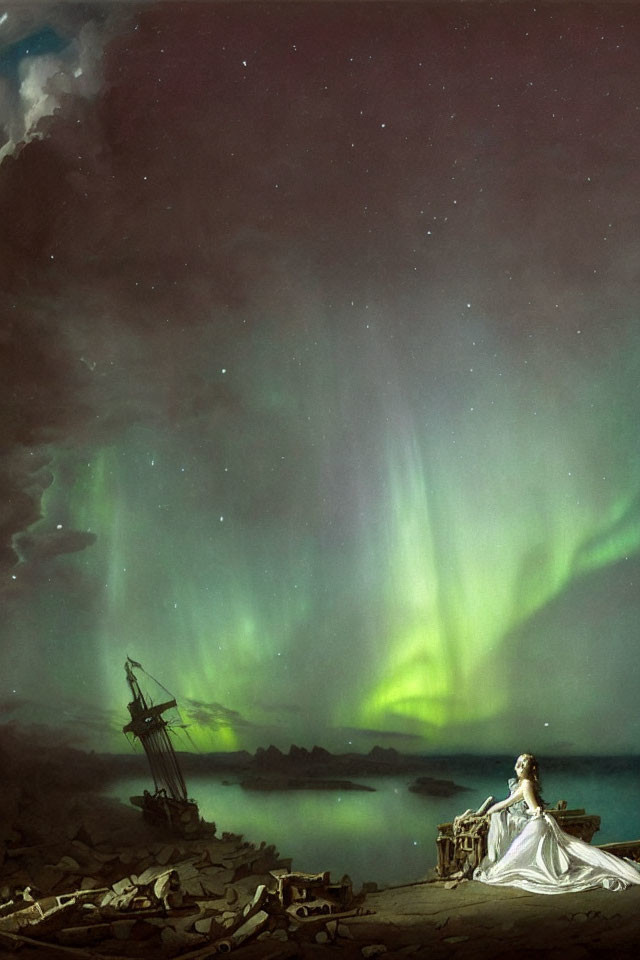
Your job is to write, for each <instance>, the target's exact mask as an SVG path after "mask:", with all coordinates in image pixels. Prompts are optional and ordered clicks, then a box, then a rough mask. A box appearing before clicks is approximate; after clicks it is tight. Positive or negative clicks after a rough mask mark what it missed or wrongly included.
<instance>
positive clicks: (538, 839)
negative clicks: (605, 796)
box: [473, 803, 640, 894]
mask: <svg viewBox="0 0 640 960" xmlns="http://www.w3.org/2000/svg"><path fill="white" fill-rule="evenodd" d="M513 807H516V808H519V809H516V810H514V812H513V813H510V810H511V809H512V808H507V809H505V810H500V811H498V812H497V813H493V814H491V824H490V827H489V835H488V837H487V848H488V852H487V856H486V857H485V858H484V859H483V861H482V862H481V864H480V866H479V867H477V868H476V870H475V872H474V874H473V879H474V880H479V881H480V882H481V883H490V884H494V885H495V886H504V887H520V888H521V889H522V890H527V891H529V892H530V893H549V894H551V893H578V892H580V891H582V890H591V889H593V888H594V887H605V888H606V889H607V890H625V889H626V888H627V887H628V886H630V885H631V884H640V867H638V866H637V865H634V864H632V862H631V861H628V860H623V859H621V858H620V857H615V856H614V855H613V854H611V853H606V852H605V851H604V850H600V849H598V847H592V846H591V845H590V844H588V843H585V842H584V841H583V840H578V839H577V838H576V837H571V836H569V834H568V833H565V832H564V830H561V829H560V827H559V826H558V824H557V823H556V821H555V820H554V819H553V817H551V816H549V814H547V813H540V814H528V813H527V812H526V811H525V810H523V809H522V807H521V805H520V804H519V803H516V804H513Z"/></svg>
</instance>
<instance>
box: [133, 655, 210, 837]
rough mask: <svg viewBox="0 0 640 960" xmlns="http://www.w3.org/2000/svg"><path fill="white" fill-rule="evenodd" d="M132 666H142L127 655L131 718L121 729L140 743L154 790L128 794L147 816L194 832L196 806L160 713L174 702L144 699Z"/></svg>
mask: <svg viewBox="0 0 640 960" xmlns="http://www.w3.org/2000/svg"><path fill="white" fill-rule="evenodd" d="M134 667H135V668H137V669H139V670H143V669H144V668H143V667H142V665H141V664H139V663H136V661H135V660H132V659H131V658H130V657H127V661H126V663H125V665H124V669H125V672H126V675H127V683H128V684H129V687H130V688H131V694H132V696H133V700H132V701H131V703H130V704H129V705H128V706H129V714H130V715H131V721H130V722H129V723H128V724H127V725H126V726H125V727H123V728H122V729H123V733H125V734H129V733H130V734H132V735H133V736H134V737H136V738H137V739H138V740H139V741H140V743H141V744H142V747H143V749H144V752H145V753H146V755H147V760H148V761H149V767H150V768H151V776H152V777H153V782H154V786H155V793H154V794H151V793H149V792H148V791H147V790H145V792H144V796H142V797H131V802H132V803H133V804H134V805H135V806H137V807H141V808H142V812H143V815H144V816H145V817H146V818H147V819H148V820H152V821H156V822H158V821H165V822H167V821H168V823H169V825H170V826H171V827H172V829H174V830H177V831H179V832H180V833H184V834H193V833H195V832H197V831H198V830H199V828H200V817H199V813H198V807H197V805H196V804H195V803H194V801H193V800H189V798H188V795H187V787H186V784H185V782H184V777H183V776H182V771H181V770H180V766H179V764H178V757H177V756H176V752H175V750H174V748H173V744H172V742H171V738H170V736H169V724H168V723H167V721H166V720H165V718H164V717H163V714H164V713H166V711H167V710H171V709H177V703H176V701H175V700H174V699H171V700H167V701H166V702H165V703H159V704H157V705H154V704H153V703H152V702H151V701H149V702H147V698H146V697H145V695H144V693H143V692H142V689H141V688H140V683H139V681H138V678H137V677H136V675H135V673H134ZM156 682H157V681H156ZM166 692H167V693H168V691H166ZM169 696H171V694H169Z"/></svg>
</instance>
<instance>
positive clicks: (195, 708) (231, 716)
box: [180, 699, 255, 730]
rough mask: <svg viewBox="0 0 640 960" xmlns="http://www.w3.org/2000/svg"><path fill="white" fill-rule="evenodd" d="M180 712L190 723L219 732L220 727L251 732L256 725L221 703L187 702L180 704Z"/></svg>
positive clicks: (189, 700)
mask: <svg viewBox="0 0 640 960" xmlns="http://www.w3.org/2000/svg"><path fill="white" fill-rule="evenodd" d="M180 712H181V713H182V714H183V716H184V718H185V720H186V721H187V726H188V724H189V723H195V724H197V725H198V726H202V727H208V728H209V729H210V730H217V729H219V728H220V727H231V728H232V729H233V730H249V729H252V728H253V727H254V726H255V724H253V723H251V722H250V721H249V720H246V719H245V718H244V717H243V716H242V715H241V714H240V713H239V712H238V711H237V710H231V709H229V707H225V706H223V705H222V704H221V703H216V702H212V703H205V702H204V701H202V700H191V699H188V700H185V701H184V703H181V704H180Z"/></svg>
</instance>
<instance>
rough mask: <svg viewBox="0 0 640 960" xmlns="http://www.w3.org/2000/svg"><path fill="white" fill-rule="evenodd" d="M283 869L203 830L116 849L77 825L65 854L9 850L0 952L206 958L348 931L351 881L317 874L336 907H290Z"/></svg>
mask: <svg viewBox="0 0 640 960" xmlns="http://www.w3.org/2000/svg"><path fill="white" fill-rule="evenodd" d="M205 828H206V825H205ZM141 833H142V835H143V836H145V831H144V830H142V831H141ZM290 871H291V861H290V860H284V859H281V858H280V857H279V855H278V853H277V851H276V849H275V847H273V846H267V845H266V844H265V843H262V844H260V845H259V846H256V845H254V844H251V843H247V842H246V841H243V839H242V837H239V836H236V835H233V834H223V835H222V837H221V838H217V837H215V836H214V835H213V833H212V831H209V835H207V832H206V829H205V831H204V833H203V835H202V836H200V837H199V838H197V839H189V840H182V839H180V840H168V839H167V838H166V837H164V838H159V837H158V838H156V839H153V835H152V834H149V833H148V832H147V834H146V836H145V843H144V845H140V846H137V845H129V844H127V845H118V844H117V843H115V842H114V841H113V840H112V839H106V838H103V839H100V840H99V841H96V840H95V839H93V838H92V836H91V834H90V832H89V829H88V828H87V826H86V825H84V824H83V825H82V826H81V827H80V829H79V830H78V831H77V832H76V835H75V836H74V837H73V838H72V839H71V840H67V841H66V843H65V845H64V847H63V846H62V844H61V842H60V841H59V840H56V841H53V842H49V843H46V842H45V843H40V844H37V845H35V846H28V847H24V846H22V847H19V846H15V845H13V846H11V845H9V846H8V847H7V850H6V858H5V863H4V867H3V872H2V884H3V885H2V888H1V889H0V947H2V946H4V947H10V948H13V949H15V948H16V947H17V946H22V947H23V948H24V947H25V946H28V945H29V944H31V946H32V947H35V946H36V944H37V945H39V946H40V948H41V949H42V947H44V946H45V945H46V951H47V952H46V953H45V954H44V955H46V956H51V957H55V956H64V955H65V954H69V955H71V954H73V955H74V956H76V957H79V958H81V957H89V956H92V957H96V956H105V957H106V956H110V957H179V956H184V955H189V956H194V957H195V956H202V957H205V956H208V955H213V953H221V952H230V951H232V950H235V949H236V948H237V947H239V946H240V945H242V944H244V943H245V942H247V941H249V940H252V939H256V938H258V939H261V940H270V941H274V942H275V943H277V942H278V941H283V942H284V941H288V940H293V941H297V942H299V943H303V942H305V941H306V942H313V943H326V942H329V941H330V940H333V939H335V938H336V937H338V936H339V935H340V933H341V932H342V933H344V930H342V931H340V928H339V924H340V920H341V918H344V917H345V916H347V915H348V916H353V915H355V913H356V911H357V907H356V905H355V904H356V901H354V900H353V898H352V896H351V890H350V885H349V884H345V883H344V882H343V883H342V885H341V886H340V885H331V884H330V878H328V875H325V877H326V879H327V880H328V881H329V883H328V884H325V887H326V889H328V890H329V891H330V893H331V890H334V891H335V890H336V889H340V890H341V891H342V893H343V896H342V902H340V901H339V900H334V902H330V900H329V901H327V900H326V899H321V898H316V897H315V895H314V896H311V899H310V900H307V899H305V902H304V904H301V903H300V902H299V901H298V902H296V901H295V900H294V901H293V902H292V900H291V896H288V897H283V894H282V891H283V890H287V891H289V892H290V891H291V889H292V887H291V884H290V883H288V882H287V878H290V877H293V878H296V879H295V882H296V883H298V884H299V883H300V882H301V881H300V880H299V877H300V876H303V875H294V874H291V872H290ZM345 879H346V878H345ZM345 891H348V896H345V895H344V892H345ZM321 892H326V891H325V890H323V891H321ZM308 893H309V892H308V891H306V892H305V894H304V895H305V897H306V896H307V895H308ZM287 901H289V902H287ZM316 905H317V907H318V909H317V910H315V909H314V907H315V906H316ZM292 946H293V944H292ZM201 950H202V951H203V952H202V953H201V952H200V951H201Z"/></svg>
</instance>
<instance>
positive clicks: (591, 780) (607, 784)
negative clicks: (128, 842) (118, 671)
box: [109, 769, 640, 887]
mask: <svg viewBox="0 0 640 960" xmlns="http://www.w3.org/2000/svg"><path fill="white" fill-rule="evenodd" d="M510 775H511V774H510V771H509V770H508V769H506V770H505V778H504V780H502V781H500V779H498V780H496V777H495V774H492V775H491V776H483V775H478V774H473V775H467V776H465V773H464V770H463V769H460V770H453V769H451V770H450V771H447V773H446V774H443V776H446V777H447V778H449V777H451V778H452V779H454V780H455V781H456V783H459V784H461V785H465V786H467V787H469V791H468V792H467V793H460V794H457V795H456V796H455V797H452V798H448V799H446V798H437V797H425V796H420V795H418V794H414V793H411V792H410V791H409V790H408V789H407V787H408V784H409V783H411V782H412V781H413V779H414V778H413V777H412V776H411V775H409V776H403V777H384V778H382V777H381V778H375V777H368V778H366V779H362V780H359V781H357V782H360V783H366V784H367V785H369V786H372V787H375V789H376V792H375V793H369V792H364V791H363V792H360V791H345V792H344V793H339V792H334V791H322V790H318V791H314V790H300V791H290V792H286V791H285V792H282V793H277V792H273V793H271V792H260V791H257V792H253V791H245V790H242V789H241V788H240V787H239V786H238V785H237V784H234V785H231V786H225V785H224V784H223V780H224V779H226V777H228V776H229V775H228V774H227V775H219V776H208V777H193V776H191V777H190V778H189V781H188V785H189V792H190V796H192V797H193V798H194V799H195V800H196V801H197V802H198V805H199V807H200V812H201V815H202V816H203V817H204V818H205V819H206V820H213V821H215V823H216V824H217V828H218V835H219V836H220V835H221V834H222V833H223V832H224V831H228V832H230V833H240V834H243V835H244V837H245V839H247V840H251V841H252V842H256V843H259V842H260V841H261V840H265V841H266V842H267V843H273V844H275V845H276V847H277V849H278V850H279V851H280V854H281V855H282V856H283V857H291V858H292V859H293V866H294V868H295V869H298V870H304V871H309V872H318V871H321V870H330V871H331V874H332V877H333V878H334V879H339V878H340V877H341V876H342V875H343V874H344V873H348V874H349V875H350V877H351V878H352V880H353V882H354V885H355V886H356V887H358V886H360V884H362V883H363V882H364V881H366V880H375V881H376V882H377V883H378V884H380V885H391V884H401V883H410V882H412V881H414V880H418V879H420V878H422V877H424V875H425V874H426V873H427V871H428V870H429V869H430V868H431V867H433V866H435V863H436V844H435V838H436V835H437V825H438V823H442V822H443V821H445V820H451V819H452V818H453V817H454V816H455V814H456V813H461V812H463V811H464V810H466V809H467V808H469V807H471V808H475V807H477V806H479V805H480V803H481V802H482V801H483V800H484V799H485V797H487V796H489V795H490V794H494V795H495V796H498V797H504V796H506V795H507V793H508V788H507V785H506V780H507V778H508V777H509V776H510ZM148 786H149V783H148V781H147V780H143V779H127V780H121V781H118V782H117V783H114V784H113V785H112V788H111V790H110V791H109V793H110V794H111V795H113V796H116V797H119V798H120V799H122V800H124V801H127V800H128V798H129V796H131V795H133V794H139V793H142V790H143V789H144V788H145V787H147V788H148ZM543 787H544V791H543V792H544V797H545V800H546V801H547V803H548V804H549V805H551V804H553V803H554V802H555V801H556V800H558V799H565V800H567V803H568V806H569V807H584V808H585V809H586V811H587V813H597V814H599V815H600V816H601V818H602V824H601V828H600V832H599V833H597V834H596V836H595V837H594V842H597V843H609V842H611V841H614V840H634V839H640V773H639V772H637V771H634V772H631V771H630V772H624V773H620V772H616V773H609V774H598V775H596V774H593V775H591V774H576V773H563V772H554V773H550V774H549V775H548V776H545V778H544V783H543Z"/></svg>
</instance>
